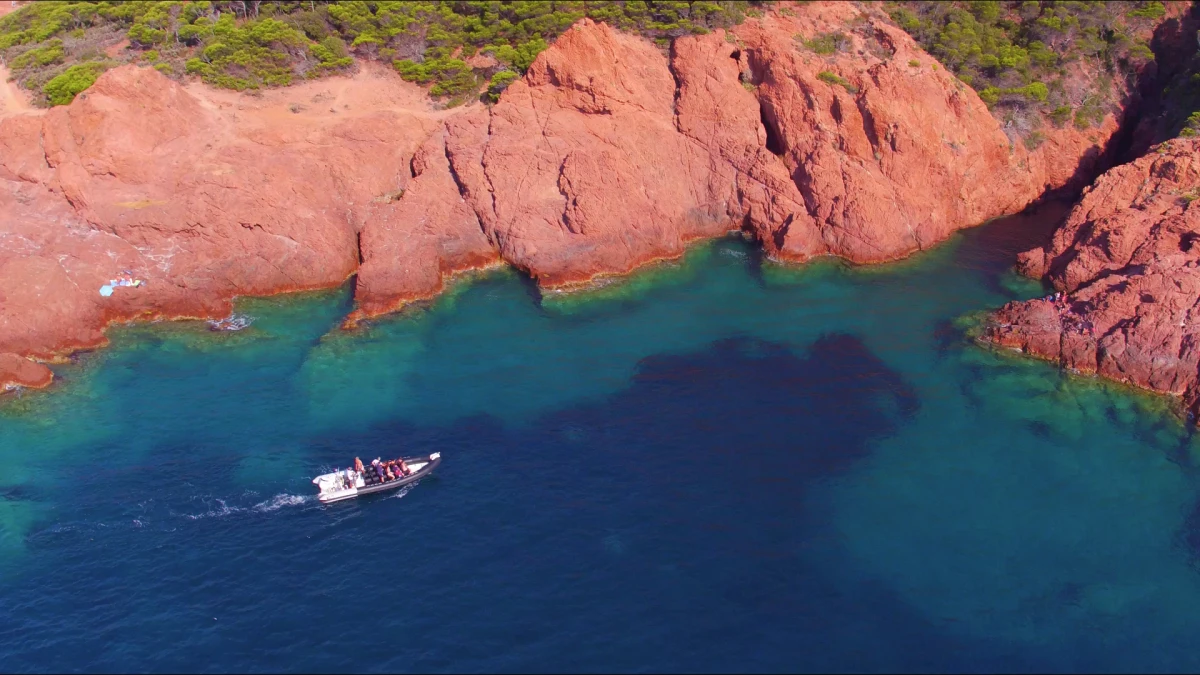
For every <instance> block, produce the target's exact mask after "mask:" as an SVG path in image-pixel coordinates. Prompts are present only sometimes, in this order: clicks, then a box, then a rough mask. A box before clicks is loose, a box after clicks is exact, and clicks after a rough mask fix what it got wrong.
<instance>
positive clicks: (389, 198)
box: [0, 3, 1116, 359]
mask: <svg viewBox="0 0 1200 675" xmlns="http://www.w3.org/2000/svg"><path fill="white" fill-rule="evenodd" d="M829 30H843V31H847V32H849V34H850V35H851V39H852V48H851V49H849V50H847V51H844V52H842V53H839V54H836V55H834V56H831V57H822V56H819V55H816V54H814V53H812V52H810V51H807V50H804V49H802V48H801V47H799V46H798V42H797V40H796V39H795V36H797V35H800V36H812V35H816V34H817V33H820V32H825V31H829ZM913 62H915V63H916V65H913ZM1115 126H1116V125H1115V123H1114V122H1113V121H1112V120H1111V119H1110V120H1107V121H1106V123H1105V126H1104V127H1103V128H1102V129H1100V130H1098V131H1093V132H1092V133H1091V134H1090V135H1089V136H1085V135H1084V134H1081V133H1080V132H1077V131H1075V130H1073V129H1067V130H1063V131H1057V132H1053V133H1051V134H1050V139H1049V141H1048V142H1047V143H1046V144H1045V145H1043V146H1042V147H1041V148H1039V149H1038V150H1037V151H1036V152H1032V153H1031V152H1028V151H1027V150H1026V149H1025V148H1024V146H1023V145H1021V144H1019V143H1018V144H1016V145H1015V146H1014V145H1013V144H1011V143H1010V142H1009V139H1008V137H1007V136H1006V135H1005V134H1004V130H1003V129H1002V128H1001V126H1000V124H999V123H998V122H997V121H996V120H995V119H994V118H993V117H992V116H991V115H990V114H989V113H988V111H987V109H986V107H985V106H984V105H983V103H982V102H981V101H980V100H979V99H978V97H977V96H976V95H975V94H974V92H973V91H972V90H971V89H970V88H969V87H966V86H965V85H963V84H962V83H961V82H958V81H957V80H956V79H955V78H954V77H953V76H951V75H950V74H949V73H947V72H946V71H945V70H944V69H942V68H940V67H938V66H937V65H936V63H935V62H934V61H933V59H931V58H930V57H929V56H927V55H926V54H924V53H923V52H922V51H921V50H920V49H919V48H918V47H917V46H916V44H915V43H914V42H913V41H912V40H911V39H910V38H909V37H908V35H906V34H905V33H904V32H903V31H901V30H899V29H897V28H895V27H893V26H892V25H891V24H890V23H888V21H887V20H886V18H884V17H883V16H882V15H881V14H878V13H877V9H875V8H871V7H869V6H868V8H867V9H866V10H861V9H859V8H857V7H856V6H853V5H850V4H848V3H814V4H810V5H803V6H799V7H797V8H796V9H795V10H794V12H793V13H792V15H791V16H781V15H774V14H770V15H768V16H766V17H763V18H761V19H756V20H752V21H749V22H747V23H746V24H744V25H742V26H740V27H738V28H736V29H734V30H733V31H732V32H731V33H725V32H723V31H717V32H714V33H712V34H709V35H705V36H699V37H689V38H683V39H679V40H677V41H676V42H675V44H674V46H673V48H672V52H671V54H670V55H669V56H668V55H664V54H663V53H661V52H660V51H659V50H658V49H656V48H655V47H654V46H653V45H651V44H650V43H649V42H647V41H645V40H642V39H640V38H637V37H632V36H628V35H624V34H621V33H618V32H616V31H614V30H612V29H610V28H608V27H607V26H604V25H598V24H594V23H592V22H591V21H587V20H584V21H582V22H580V23H579V24H577V25H576V26H575V27H573V28H572V29H571V30H569V31H568V32H567V33H566V34H564V35H563V36H562V37H560V38H559V39H558V40H557V41H556V43H555V44H554V45H553V46H552V47H551V48H550V49H547V50H546V51H545V52H543V53H542V54H541V55H540V56H539V57H538V58H537V60H536V61H535V62H534V64H533V66H532V67H531V68H530V70H529V72H528V74H527V75H526V76H525V78H524V79H523V80H521V81H519V82H517V83H514V84H513V85H512V86H511V87H510V88H509V89H508V90H507V91H506V92H505V93H504V95H503V96H502V98H501V100H500V102H499V103H498V104H497V105H495V106H494V107H491V108H485V107H483V106H479V105H473V106H467V107H465V108H460V109H456V110H450V111H441V110H437V109H435V107H434V106H433V105H432V104H431V103H430V102H429V101H428V100H427V99H425V98H424V97H423V95H422V94H421V92H420V90H419V89H417V88H416V87H414V86H412V85H408V84H406V83H403V82H401V81H399V79H398V78H397V77H395V76H394V74H392V73H390V72H384V71H379V70H376V69H374V68H370V67H364V70H363V72H361V73H360V74H359V75H356V76H355V77H354V78H333V79H330V80H325V81H320V82H315V83H308V84H305V85H301V86H299V87H295V88H290V89H286V90H276V91H272V92H267V93H266V94H264V95H261V96H259V97H251V96H246V95H237V94H232V93H229V92H219V91H213V90H209V89H207V88H205V87H203V86H202V85H198V84H197V85H190V86H188V87H181V86H179V85H177V84H174V83H172V82H170V81H169V80H167V79H165V78H163V77H162V76H161V75H159V74H158V73H157V72H156V71H154V70H153V69H146V68H136V67H132V66H127V67H122V68H118V69H115V70H112V71H109V72H108V73H106V74H104V75H103V76H102V77H101V78H100V80H98V81H97V83H96V85H94V86H93V87H92V88H91V89H90V90H89V91H88V92H86V93H85V94H83V95H80V96H79V97H78V99H77V100H76V101H75V102H74V103H72V104H71V105H70V106H67V107H64V108H57V109H54V110H51V111H50V112H48V113H46V114H40V113H22V114H17V115H9V116H8V117H6V118H4V119H2V120H0V214H3V216H4V217H3V219H2V221H0V241H2V242H3V245H2V248H0V289H3V291H2V292H3V294H4V295H3V296H0V353H4V352H7V353H14V354H19V355H23V356H33V357H36V358H40V359H52V358H55V357H57V356H60V355H62V354H64V353H68V352H70V351H71V350H75V349H80V348H89V347H95V346H98V345H101V344H103V343H104V336H103V331H104V328H105V326H107V325H108V324H109V323H110V322H112V321H121V320H130V319H136V318H146V317H186V316H192V317H208V316H219V315H223V314H225V313H227V312H228V311H229V308H230V304H229V303H230V299H231V298H233V297H234V296H237V295H242V294H269V293H277V292H284V291H290V290H297V289H304V288H318V287H329V286H333V285H337V284H339V283H341V282H342V281H343V280H345V279H346V278H347V277H348V276H349V275H351V274H353V273H355V272H356V271H357V273H358V278H357V285H356V291H355V292H356V299H357V301H358V305H359V308H358V309H357V310H356V311H355V313H354V314H353V315H352V316H351V317H350V319H349V321H348V323H350V324H353V323H355V322H356V321H357V320H359V319H361V318H364V317H370V316H375V315H378V314H382V313H386V312H389V311H393V310H394V309H396V308H397V307H400V306H402V305H403V304H405V303H407V302H410V301H412V300H415V299H420V298H427V297H430V296H432V295H434V294H436V293H437V292H439V291H440V289H441V288H442V285H443V283H444V281H443V280H444V278H445V277H446V276H448V275H450V274H453V273H456V272H459V271H463V270H466V269H471V268H475V267H480V266H484V265H489V264H493V263H495V262H498V261H501V260H503V261H506V262H508V263H510V264H513V265H515V266H517V267H519V268H520V269H522V270H525V271H526V272H528V273H529V274H530V275H532V276H533V277H534V278H536V279H537V280H538V281H539V283H541V284H544V285H548V286H557V285H567V284H573V283H578V282H584V281H587V280H588V279H591V278H592V277H594V276H596V275H600V274H620V273H624V272H628V271H629V270H632V269H633V268H635V267H637V266H638V265H641V264H644V263H646V262H649V261H652V260H655V259H659V258H664V257H673V256H677V255H679V254H680V253H681V252H682V250H683V247H684V246H685V245H686V243H687V242H688V241H690V240H694V239H697V238H703V237H712V236H716V235H719V234H722V233H724V232H726V231H729V230H736V229H742V230H745V231H747V232H749V233H750V234H752V235H753V236H754V237H756V238H757V239H758V240H760V241H761V242H762V244H763V246H764V247H765V248H766V249H767V250H768V251H769V252H770V253H771V254H772V255H774V256H776V257H778V258H782V259H788V260H796V261H803V260H806V259H808V258H810V257H812V256H816V255H838V256H843V257H845V258H847V259H850V260H853V261H856V262H877V261H883V260H890V259H894V258H898V257H901V256H904V255H906V254H908V253H910V252H912V251H914V250H917V249H920V248H923V247H926V246H929V245H932V244H934V243H936V242H938V241H941V240H942V239H944V238H945V237H946V236H947V235H948V234H950V233H951V232H953V231H954V230H956V229H959V228H962V227H967V226H970V225H974V224H977V223H979V222H982V221H983V220H986V219H988V218H990V217H993V216H997V215H1000V214H1002V213H1007V212H1011V211H1015V210H1018V209H1020V208H1021V207H1023V206H1024V205H1026V204H1028V203H1029V202H1030V201H1032V200H1033V199H1035V198H1036V197H1037V196H1038V195H1039V194H1041V193H1042V192H1043V191H1044V190H1045V189H1047V188H1050V187H1056V186H1060V185H1062V184H1064V183H1065V182H1066V181H1068V180H1069V179H1070V178H1071V176H1072V175H1073V174H1074V173H1075V172H1076V171H1077V169H1079V168H1080V166H1081V165H1084V168H1085V170H1086V164H1087V163H1088V162H1091V161H1094V157H1095V156H1096V155H1097V154H1098V153H1097V150H1098V147H1099V145H1100V144H1102V143H1104V142H1105V141H1106V140H1107V138H1108V136H1109V135H1111V133H1112V132H1113V130H1114V129H1115ZM122 270H129V271H130V272H132V274H133V275H134V276H136V277H140V278H142V279H145V280H146V281H147V282H148V283H147V284H146V285H144V286H142V287H139V288H136V289H129V288H118V289H117V290H116V291H115V292H114V293H113V295H112V296H110V297H102V296H101V295H100V294H99V292H98V290H99V288H100V287H101V286H102V285H103V284H105V283H106V282H107V281H108V280H109V279H112V278H113V277H114V276H116V275H117V274H119V273H120V272H121V271H122Z"/></svg>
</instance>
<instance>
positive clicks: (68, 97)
mask: <svg viewBox="0 0 1200 675" xmlns="http://www.w3.org/2000/svg"><path fill="white" fill-rule="evenodd" d="M104 70H105V69H104V66H103V65H102V64H99V63H87V64H83V65H78V66H71V67H70V68H67V69H66V70H64V71H63V72H61V73H59V74H58V75H56V76H54V78H52V79H51V80H50V81H49V82H47V83H46V85H45V86H44V87H42V93H44V94H45V95H46V98H47V99H48V100H49V101H50V105H66V104H68V103H70V102H71V101H74V100H75V95H76V94H78V93H79V92H81V91H83V90H84V89H87V88H88V87H90V86H92V83H93V82H95V81H96V78H97V77H100V73H102V72H104Z"/></svg>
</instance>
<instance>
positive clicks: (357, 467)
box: [354, 457, 363, 473]
mask: <svg viewBox="0 0 1200 675" xmlns="http://www.w3.org/2000/svg"><path fill="white" fill-rule="evenodd" d="M354 470H355V471H357V472H359V473H362V472H363V463H362V460H361V459H359V458H357V457H355V458H354Z"/></svg>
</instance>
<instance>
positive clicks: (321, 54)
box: [0, 0, 760, 105]
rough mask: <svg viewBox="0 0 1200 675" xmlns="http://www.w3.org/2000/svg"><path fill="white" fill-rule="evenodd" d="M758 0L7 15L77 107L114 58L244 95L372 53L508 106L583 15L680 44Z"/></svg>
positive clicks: (6, 36) (43, 82) (11, 38)
mask: <svg viewBox="0 0 1200 675" xmlns="http://www.w3.org/2000/svg"><path fill="white" fill-rule="evenodd" d="M756 4H760V3H755V2H751V3H745V2H733V1H729V0H716V1H708V2H705V1H687V2H665V1H664V2H656V1H652V0H647V1H646V2H637V1H633V0H630V1H595V0H587V1H584V0H578V1H573V2H560V1H557V0H555V1H547V2H518V1H504V2H488V1H476V2H466V1H455V2H405V1H400V0H373V1H365V0H353V1H344V2H317V1H315V0H279V1H270V0H268V1H261V0H247V1H245V2H243V1H241V0H159V1H145V2H135V1H130V2H126V1H121V0H107V1H96V2H74V1H67V0H53V1H43V2H36V3H31V4H30V5H28V6H26V7H23V8H22V9H20V10H18V11H16V12H13V13H12V14H9V15H8V16H5V17H3V18H0V55H2V56H3V57H4V59H5V61H6V63H7V64H8V66H9V67H10V68H11V69H12V71H13V74H14V76H15V78H16V79H17V81H19V82H21V83H22V85H23V86H26V87H28V88H30V89H33V90H41V91H43V92H46V98H45V99H44V100H43V101H42V102H43V103H47V104H51V105H54V104H57V103H56V102H62V101H69V100H70V99H71V98H73V97H74V95H75V93H78V92H77V91H75V89H76V88H77V87H78V85H79V84H80V83H81V82H84V81H86V80H87V78H86V77H83V75H82V74H83V73H96V74H98V73H99V72H100V71H102V70H103V69H104V67H102V66H99V65H96V64H105V65H106V66H107V65H112V64H113V59H116V60H117V62H120V61H133V60H140V61H143V62H145V63H149V64H153V65H154V67H155V68H157V69H158V70H160V71H162V72H164V73H166V74H168V75H173V76H176V77H182V76H183V75H184V74H190V75H195V76H198V77H200V78H202V79H203V80H204V81H205V82H208V83H209V84H212V85H214V86H218V87H226V88H230V89H237V90H244V89H257V88H260V87H269V86H282V85H287V84H290V83H292V82H295V81H297V80H300V79H304V78H313V77H321V76H324V75H328V74H332V73H338V72H345V71H347V70H349V69H352V68H353V67H354V59H355V57H358V58H360V59H370V60H376V61H382V62H384V63H389V64H392V65H394V66H395V68H396V70H397V72H399V73H400V75H401V76H402V77H404V78H405V79H407V80H409V81H412V82H416V83H419V84H423V85H428V86H429V87H430V94H431V95H433V96H445V97H452V98H457V99H459V100H461V99H463V98H464V97H466V96H473V95H475V94H476V93H477V92H479V90H480V89H481V88H482V87H483V86H484V84H485V83H486V84H487V89H486V91H485V92H484V94H483V95H484V98H485V99H486V100H493V101H494V100H495V99H496V97H498V96H499V93H500V92H501V91H503V89H504V87H506V86H508V85H509V84H511V83H512V81H513V80H515V79H516V77H518V76H519V75H520V74H521V73H524V72H525V70H526V69H528V68H529V66H530V64H531V63H533V60H534V59H535V58H536V57H537V55H538V54H539V53H540V52H541V51H542V50H544V49H545V48H546V47H547V46H548V44H549V43H550V42H551V41H552V40H554V38H556V37H558V36H559V35H560V34H562V33H563V31H565V30H567V28H569V27H570V26H571V25H572V24H573V23H575V22H576V21H578V20H579V19H581V18H583V17H591V18H592V19H594V20H597V21H604V22H607V23H609V24H610V25H612V26H614V27H616V28H619V29H621V30H625V31H629V32H633V33H637V34H640V35H644V36H646V37H649V38H651V39H653V40H655V41H656V42H657V43H658V44H660V45H663V46H668V45H669V44H670V42H671V40H673V39H674V38H676V37H680V36H684V35H689V34H694V33H706V32H708V31H709V30H711V29H713V28H716V27H727V26H731V25H734V24H737V23H740V22H741V21H742V20H743V19H744V17H745V15H746V13H747V12H748V11H753V5H756ZM124 39H128V40H129V48H128V49H127V50H119V54H120V55H119V56H116V57H109V56H106V55H105V50H109V51H110V52H114V51H118V50H116V46H117V45H118V44H119V43H120V42H121V41H122V40H124ZM477 56H481V57H484V58H474V57H477ZM68 72H69V73H70V74H69V75H68ZM502 73H510V74H508V75H503V74H502ZM59 78H64V79H59ZM92 79H93V81H94V78H92ZM50 82H56V84H55V85H54V86H53V87H51V88H50V91H53V92H55V93H54V96H53V97H51V94H50V93H48V92H47V90H46V87H47V86H49V84H50ZM89 84H90V83H89ZM68 85H69V86H68ZM68 91H71V92H72V93H71V94H70V95H69V96H68V95H67V94H66V92H68Z"/></svg>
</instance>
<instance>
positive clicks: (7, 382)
mask: <svg viewBox="0 0 1200 675" xmlns="http://www.w3.org/2000/svg"><path fill="white" fill-rule="evenodd" d="M52 381H54V373H53V372H51V371H50V369H49V368H47V367H46V366H44V365H42V364H40V363H37V362H34V361H30V360H29V359H27V358H25V357H23V356H17V355H16V354H0V393H4V392H7V391H12V390H14V389H17V388H18V387H24V388H27V389H41V388H43V387H48V386H50V383H51V382H52Z"/></svg>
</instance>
